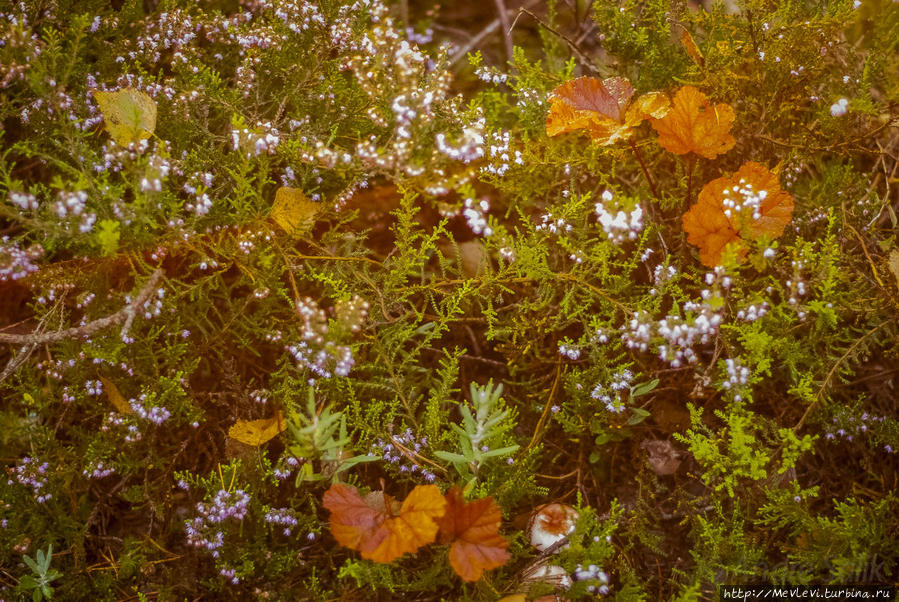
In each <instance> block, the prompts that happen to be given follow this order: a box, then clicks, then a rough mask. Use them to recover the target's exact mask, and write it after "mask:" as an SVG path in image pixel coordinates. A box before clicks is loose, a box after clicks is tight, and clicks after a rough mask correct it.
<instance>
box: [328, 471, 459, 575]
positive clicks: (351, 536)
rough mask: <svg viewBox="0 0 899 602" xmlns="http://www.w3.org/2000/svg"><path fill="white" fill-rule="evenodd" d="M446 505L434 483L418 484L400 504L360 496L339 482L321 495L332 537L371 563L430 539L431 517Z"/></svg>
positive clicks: (433, 528)
mask: <svg viewBox="0 0 899 602" xmlns="http://www.w3.org/2000/svg"><path fill="white" fill-rule="evenodd" d="M446 504H447V502H446V500H445V499H444V497H443V495H441V493H440V489H438V488H437V486H436V485H418V486H417V487H415V488H414V489H413V490H412V492H411V493H409V496H408V497H407V498H406V499H405V501H403V503H402V505H398V504H397V503H396V502H395V501H393V500H392V499H391V498H390V497H389V496H385V495H383V494H381V493H376V494H373V495H371V494H370V495H369V496H366V498H363V497H362V496H360V495H359V492H358V491H356V488H355V487H350V486H348V485H344V484H342V483H334V484H333V485H331V487H330V488H329V489H328V491H326V492H325V495H324V497H323V498H322V505H324V507H325V508H327V509H328V510H330V511H331V534H332V535H333V536H334V539H336V540H337V542H338V543H339V544H340V545H342V546H345V547H348V548H350V549H353V550H359V552H360V553H361V554H362V557H363V558H368V559H369V560H374V561H375V562H391V561H392V560H395V559H397V558H399V557H400V556H402V555H403V554H409V553H412V552H415V551H416V550H418V548H420V547H421V546H424V545H427V544H429V543H431V542H433V541H434V539H435V538H436V537H437V529H438V528H437V523H436V522H435V520H436V519H438V518H440V517H441V516H443V514H444V512H445V511H446ZM397 506H398V507H397Z"/></svg>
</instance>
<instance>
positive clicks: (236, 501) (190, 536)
mask: <svg viewBox="0 0 899 602" xmlns="http://www.w3.org/2000/svg"><path fill="white" fill-rule="evenodd" d="M249 504H250V495H249V494H248V493H247V492H245V491H244V490H242V489H237V490H235V491H233V492H231V491H225V490H224V489H221V490H219V492H218V493H216V494H215V497H214V498H213V500H212V503H210V504H206V503H203V502H200V503H198V504H197V515H198V516H196V517H194V518H192V519H190V520H188V521H186V522H185V526H184V530H185V532H186V533H187V544H188V545H191V546H194V547H196V548H203V549H205V550H207V551H209V552H211V553H212V557H213V558H218V557H219V549H220V548H221V547H222V546H223V545H225V533H224V531H222V529H221V524H222V523H223V522H225V521H226V520H228V519H229V518H234V519H237V520H243V518H244V517H245V516H246V515H247V508H248V506H249Z"/></svg>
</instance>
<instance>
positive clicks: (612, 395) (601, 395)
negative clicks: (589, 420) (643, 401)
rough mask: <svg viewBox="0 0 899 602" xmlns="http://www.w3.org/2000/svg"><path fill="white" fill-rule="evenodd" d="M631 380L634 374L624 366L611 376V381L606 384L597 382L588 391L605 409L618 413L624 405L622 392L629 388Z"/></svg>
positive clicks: (622, 409)
mask: <svg viewBox="0 0 899 602" xmlns="http://www.w3.org/2000/svg"><path fill="white" fill-rule="evenodd" d="M633 380H634V375H633V373H632V372H631V371H630V370H628V369H626V368H625V369H624V370H619V371H618V372H617V373H616V374H615V375H614V376H613V377H612V382H611V383H609V385H608V386H606V385H603V384H602V383H599V384H597V385H596V386H595V387H594V388H593V390H592V391H591V392H590V397H592V398H593V399H595V400H596V401H599V402H601V403H602V404H603V405H605V407H606V410H607V411H609V412H611V413H613V414H619V413H621V412H623V411H624V408H625V407H626V406H625V402H624V399H623V394H622V392H623V391H627V390H629V389H630V386H631V382H632V381H633Z"/></svg>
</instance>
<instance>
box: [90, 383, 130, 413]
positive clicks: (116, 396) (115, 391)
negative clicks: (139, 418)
mask: <svg viewBox="0 0 899 602" xmlns="http://www.w3.org/2000/svg"><path fill="white" fill-rule="evenodd" d="M99 378H100V382H101V383H103V390H104V391H106V397H108V398H109V401H110V403H112V405H113V406H115V409H117V410H118V411H120V412H121V413H122V414H133V413H134V408H132V407H131V404H130V403H128V400H126V399H125V396H124V395H122V393H121V392H120V391H119V388H118V387H117V386H115V383H114V382H112V381H111V380H109V379H108V378H105V377H103V376H100V377H99Z"/></svg>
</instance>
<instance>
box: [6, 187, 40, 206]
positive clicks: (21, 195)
mask: <svg viewBox="0 0 899 602" xmlns="http://www.w3.org/2000/svg"><path fill="white" fill-rule="evenodd" d="M8 198H9V202H10V203H12V204H13V205H15V206H16V207H18V208H19V209H21V210H23V211H34V210H35V209H37V208H38V201H37V197H35V196H34V195H33V194H28V193H27V192H19V191H16V190H13V191H12V192H10V193H9V197H8Z"/></svg>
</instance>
